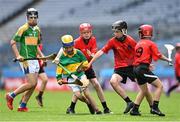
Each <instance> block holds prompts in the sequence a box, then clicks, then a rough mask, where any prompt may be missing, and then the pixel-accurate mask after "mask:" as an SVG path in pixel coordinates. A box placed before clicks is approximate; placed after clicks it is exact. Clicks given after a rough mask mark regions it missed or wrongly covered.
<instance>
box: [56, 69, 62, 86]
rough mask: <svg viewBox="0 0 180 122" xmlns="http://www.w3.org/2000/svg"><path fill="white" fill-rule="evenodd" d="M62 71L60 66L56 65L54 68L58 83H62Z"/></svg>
mask: <svg viewBox="0 0 180 122" xmlns="http://www.w3.org/2000/svg"><path fill="white" fill-rule="evenodd" d="M62 72H63V69H62V68H61V67H59V66H57V69H56V79H57V83H58V84H59V85H62V82H63V78H62Z"/></svg>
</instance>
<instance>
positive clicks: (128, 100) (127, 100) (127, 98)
mask: <svg viewBox="0 0 180 122" xmlns="http://www.w3.org/2000/svg"><path fill="white" fill-rule="evenodd" d="M124 101H126V103H128V102H132V101H131V100H130V99H129V97H126V98H124Z"/></svg>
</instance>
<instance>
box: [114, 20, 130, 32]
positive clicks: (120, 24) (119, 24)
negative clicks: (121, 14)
mask: <svg viewBox="0 0 180 122" xmlns="http://www.w3.org/2000/svg"><path fill="white" fill-rule="evenodd" d="M112 30H113V31H115V30H120V31H121V32H123V30H125V31H126V30H127V23H126V22H125V21H122V20H118V21H116V22H114V23H113V24H112Z"/></svg>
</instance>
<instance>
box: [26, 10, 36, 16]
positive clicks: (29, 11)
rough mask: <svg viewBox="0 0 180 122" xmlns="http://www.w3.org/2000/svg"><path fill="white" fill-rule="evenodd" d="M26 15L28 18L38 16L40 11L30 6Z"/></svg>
mask: <svg viewBox="0 0 180 122" xmlns="http://www.w3.org/2000/svg"><path fill="white" fill-rule="evenodd" d="M26 16H27V18H29V17H36V18H38V11H37V10H36V9H34V8H29V9H28V10H27V12H26Z"/></svg>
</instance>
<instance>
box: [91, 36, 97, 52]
mask: <svg viewBox="0 0 180 122" xmlns="http://www.w3.org/2000/svg"><path fill="white" fill-rule="evenodd" d="M96 52H97V43H96V38H93V41H92V49H91V53H94V54H95V53H96Z"/></svg>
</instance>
